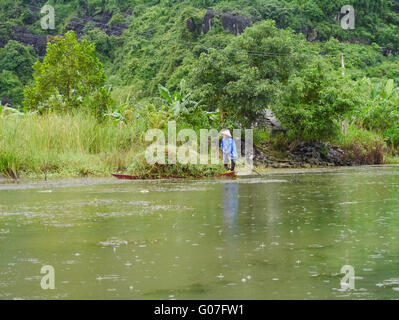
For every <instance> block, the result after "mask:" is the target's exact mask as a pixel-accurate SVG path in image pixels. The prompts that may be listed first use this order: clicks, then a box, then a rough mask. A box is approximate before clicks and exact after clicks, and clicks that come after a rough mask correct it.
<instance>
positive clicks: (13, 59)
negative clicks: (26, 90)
mask: <svg viewBox="0 0 399 320" xmlns="http://www.w3.org/2000/svg"><path fill="white" fill-rule="evenodd" d="M35 60H36V55H35V53H34V51H33V49H32V48H31V47H28V46H24V45H23V44H21V43H19V42H17V41H14V40H10V41H8V42H7V44H6V46H5V47H4V48H0V72H2V71H3V70H8V71H12V72H13V73H14V74H16V75H17V76H18V78H19V80H20V81H21V82H22V83H23V84H27V83H28V82H29V81H30V80H31V78H32V64H33V63H34V62H35Z"/></svg>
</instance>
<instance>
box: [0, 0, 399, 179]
mask: <svg viewBox="0 0 399 320" xmlns="http://www.w3.org/2000/svg"><path fill="white" fill-rule="evenodd" d="M349 2H350V4H352V5H353V6H354V8H355V13H356V15H355V16H356V27H355V29H354V30H344V29H342V28H341V26H340V23H339V22H340V18H341V17H342V14H340V9H341V7H342V6H343V5H346V4H348V1H347V0H339V1H327V0H318V1H316V0H255V1H249V0H248V1H246V0H235V1H232V0H230V1H225V0H190V1H179V0H161V1H145V0H70V1H68V0H63V1H60V0H57V1H55V0H53V1H45V0H43V1H40V0H39V1H35V2H33V1H28V0H13V1H11V0H3V1H1V3H0V18H1V20H0V21H1V22H0V99H1V101H0V102H2V104H0V121H1V125H2V127H1V128H0V130H2V132H1V137H0V171H2V172H3V173H7V174H9V175H17V174H18V172H23V171H25V172H38V173H40V172H47V171H49V172H58V171H59V170H60V168H62V167H63V164H64V163H75V164H76V163H79V164H78V165H74V166H71V167H74V169H76V170H75V171H77V172H85V171H90V170H89V169H84V168H89V167H90V165H89V160H88V159H96V160H93V162H94V163H97V164H96V165H95V166H94V167H96V168H101V170H99V171H101V172H102V173H104V172H107V171H108V170H127V169H128V168H129V167H130V169H129V170H131V171H132V172H136V171H137V170H138V171H140V170H142V171H146V170H147V171H148V170H149V169H148V168H144V167H143V166H140V161H139V160H137V159H139V156H140V155H142V151H143V149H144V142H143V134H144V132H145V130H147V129H148V128H160V129H162V130H167V123H168V121H170V120H177V122H178V128H194V130H196V131H198V130H199V129H200V128H211V127H212V128H217V129H220V128H222V127H229V128H240V127H241V128H244V127H256V128H257V131H256V132H255V141H260V140H262V139H268V138H267V137H268V135H267V134H263V131H265V128H264V127H263V126H262V125H261V124H260V121H259V119H260V118H261V117H262V114H263V113H264V109H266V108H271V109H272V110H273V111H274V113H275V114H276V115H277V117H278V118H279V120H280V121H281V122H282V124H283V125H284V126H285V127H286V128H288V129H290V131H289V133H288V136H287V137H285V138H284V139H289V140H290V141H294V140H324V141H330V142H333V143H338V144H340V145H341V146H343V147H344V148H345V150H347V151H348V152H352V153H353V154H354V156H355V157H366V155H367V154H368V153H370V152H376V150H377V149H378V150H379V151H381V152H383V151H384V152H387V153H389V155H390V156H392V157H395V156H396V154H397V153H398V147H399V124H398V120H399V89H398V88H397V87H398V85H399V68H398V67H399V58H398V56H397V53H398V50H399V15H398V12H399V2H397V1H387V0H352V1H349ZM44 4H50V5H53V6H54V7H55V14H56V29H55V30H42V29H41V25H40V18H41V16H43V15H41V14H40V8H41V7H42V6H43V5H44ZM209 8H212V10H214V11H215V12H217V13H216V17H215V18H214V19H213V24H212V28H211V29H210V30H206V31H207V32H204V30H202V29H203V26H202V22H203V19H204V16H205V14H206V13H207V10H208V9H209ZM221 12H230V13H234V14H237V15H239V16H240V17H242V18H243V20H244V21H248V24H250V27H247V28H246V29H245V31H244V32H243V33H242V34H238V35H237V34H234V32H231V31H229V30H227V29H226V27H225V25H224V23H223V21H222V19H221V18H220V15H221ZM68 30H73V32H71V31H70V32H67V31H68ZM49 35H51V37H50V38H47V36H49ZM57 35H65V36H61V37H58V36H57ZM77 39H79V42H78V41H77ZM47 40H50V41H51V42H50V43H49V44H48V45H47V53H46V55H45V51H43V48H42V47H43V41H44V43H46V42H47ZM341 54H345V74H344V75H343V74H342V71H343V70H342V69H341ZM63 117H65V119H66V122H65V123H68V124H70V125H71V126H72V127H73V128H76V130H78V132H80V129H82V130H85V139H83V140H79V139H78V138H77V137H74V138H76V139H78V141H80V142H77V144H76V145H75V146H73V147H70V148H69V147H68V148H66V149H65V150H61V149H57V148H60V147H61V146H62V145H63V144H62V142H60V141H57V137H58V138H59V139H61V138H60V137H61V136H62V130H63V129H62V128H63V126H61V127H60V129H59V130H61V131H60V133H59V135H58V136H52V135H51V134H50V133H49V137H48V138H46V139H45V138H44V137H42V136H41V135H42V134H44V132H45V131H44V130H45V129H40V130H41V131H40V130H39V128H41V126H42V125H43V124H45V123H48V122H49V121H56V122H57V121H59V122H62V120H61V119H63ZM83 120H84V121H92V123H91V124H89V123H86V122H83ZM342 120H346V121H347V123H348V125H349V127H348V132H347V135H346V136H343V135H342V133H341V131H340V128H341V121H342ZM80 125H82V126H83V127H80ZM43 128H47V129H48V130H52V129H51V128H50V126H46V125H44V127H43ZM86 128H92V129H93V131H87V130H86ZM95 128H97V129H95ZM16 131H18V133H17V132H16ZM36 131H40V133H37V134H35V132H36ZM132 132H134V134H132ZM86 134H87V135H86ZM107 134H109V135H110V136H109V137H108V136H107ZM24 136H25V138H24ZM27 137H32V138H31V140H30V142H31V143H33V142H34V141H42V142H40V143H38V144H37V146H36V148H35V150H36V153H37V156H33V155H32V156H29V154H30V153H29V152H30V151H29V150H30V149H29V148H26V147H24V146H25V144H24V141H25V143H28V142H27V141H28V140H26V139H27ZM98 137H101V138H102V139H104V141H103V142H101V143H97V142H96V143H94V142H93V141H97V140H96V139H97V138H98ZM50 138H51V139H50ZM74 138H73V137H71V139H74ZM48 139H50V140H48ZM15 141H18V143H15ZM45 141H48V143H45ZM53 143H55V144H56V146H54V147H53ZM93 143H94V146H93ZM102 143H104V145H103V144H102ZM57 145H58V147H57ZM67 145H68V144H67ZM111 145H113V146H111ZM117 150H120V154H119V156H118V157H116V156H115V154H116V152H117ZM133 152H135V154H136V157H134V156H133ZM33 153H34V152H33V151H32V154H33ZM68 157H72V158H74V159H75V160H76V161H72V160H71V161H70V160H69V159H70V158H68ZM104 157H105V158H106V160H105V163H106V164H107V165H105V166H101V165H99V163H100V161H102V160H101V159H104ZM109 157H111V158H112V159H115V157H116V158H118V160H107V159H109ZM72 158H71V159H72ZM122 158H123V160H121V159H122ZM77 159H81V160H79V161H78V160H77ZM77 168H78V169H77ZM140 168H141V169H140ZM169 169H170V168H169ZM169 169H167V170H169ZM208 169H209V168H207V169H206V170H208ZM135 170H136V171H135ZM167 170H166V172H163V173H162V174H165V175H167V174H168V172H169V171H167ZM173 170H183V171H186V172H183V174H190V173H191V174H192V173H193V172H194V171H195V170H196V169H195V168H192V167H187V168H178V169H173ZM91 171H95V170H91ZM211 171H212V170H211Z"/></svg>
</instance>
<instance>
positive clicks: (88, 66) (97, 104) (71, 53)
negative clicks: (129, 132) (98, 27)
mask: <svg viewBox="0 0 399 320" xmlns="http://www.w3.org/2000/svg"><path fill="white" fill-rule="evenodd" d="M33 68H34V74H33V78H34V81H35V83H34V85H33V86H30V87H27V88H26V89H25V92H24V95H25V100H24V105H25V108H26V109H29V110H32V109H33V110H36V109H40V110H46V109H54V110H59V111H69V110H72V109H76V108H84V107H86V108H87V109H91V111H93V112H94V113H96V114H97V115H98V116H100V115H101V114H102V113H103V112H104V111H105V110H106V107H107V104H108V103H109V101H110V95H109V92H108V91H107V90H105V88H104V83H105V76H104V72H103V67H102V64H101V62H100V61H99V60H98V58H97V56H96V52H95V46H94V44H88V43H87V41H82V43H79V42H78V41H77V39H76V36H75V33H74V32H73V31H69V32H67V33H66V34H65V37H64V38H62V37H57V38H56V39H55V41H54V43H48V47H47V54H46V56H45V58H44V60H43V62H39V61H37V62H36V63H35V64H34V66H33Z"/></svg>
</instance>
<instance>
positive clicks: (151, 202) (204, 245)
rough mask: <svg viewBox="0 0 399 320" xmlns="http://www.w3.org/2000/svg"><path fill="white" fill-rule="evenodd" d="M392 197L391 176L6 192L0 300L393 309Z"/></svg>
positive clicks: (397, 228)
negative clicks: (364, 304)
mask: <svg viewBox="0 0 399 320" xmlns="http://www.w3.org/2000/svg"><path fill="white" fill-rule="evenodd" d="M398 194H399V167H395V166H386V167H362V168H355V169H350V170H349V169H338V170H331V171H328V170H327V171H324V170H321V171H318V172H295V173H292V172H285V173H279V174H268V175H265V176H263V177H240V178H239V179H237V180H220V179H219V180H218V179H202V180H201V179H200V180H173V181H172V180H163V181H118V180H112V179H86V180H84V179H79V180H63V181H55V182H47V183H27V184H4V183H3V184H0V299H397V298H398V297H399V241H398V240H399V196H398ZM45 265H50V266H52V267H53V268H54V274H55V289H53V290H52V289H48V290H44V289H43V288H42V286H41V279H42V277H43V276H44V275H45V274H41V272H40V271H41V268H42V267H43V266H45ZM344 265H348V266H350V267H351V268H353V272H354V277H353V278H352V279H353V285H354V288H353V289H350V290H344V289H345V287H342V286H341V279H342V278H343V276H344V274H341V268H342V267H343V266H344Z"/></svg>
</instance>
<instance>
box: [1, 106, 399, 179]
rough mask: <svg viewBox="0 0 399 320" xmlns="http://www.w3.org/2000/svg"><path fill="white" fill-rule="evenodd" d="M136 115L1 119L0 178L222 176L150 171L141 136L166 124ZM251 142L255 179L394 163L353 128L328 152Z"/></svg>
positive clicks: (324, 147)
mask: <svg viewBox="0 0 399 320" xmlns="http://www.w3.org/2000/svg"><path fill="white" fill-rule="evenodd" d="M139 115H140V114H136V115H135V116H134V117H132V118H133V119H136V120H134V121H133V120H132V122H130V123H129V124H123V125H120V123H115V122H112V121H105V120H104V121H102V122H101V121H98V119H96V118H95V117H94V116H92V115H90V114H87V113H77V114H62V115H60V114H55V113H49V114H45V115H38V114H30V115H23V116H9V117H0V177H3V178H4V179H11V180H12V179H14V180H52V179H60V178H76V177H108V176H109V175H110V173H128V174H132V175H135V176H139V177H142V178H147V179H153V178H162V177H168V176H178V177H187V178H193V177H194V178H195V177H197V178H200V177H212V176H215V175H217V174H220V173H222V172H224V168H223V166H222V165H180V164H179V165H149V164H148V163H147V162H146V160H145V157H144V152H145V150H146V148H147V147H148V145H149V143H148V142H147V143H146V142H144V134H145V132H147V130H148V129H149V128H159V129H161V130H166V129H165V123H164V122H157V123H155V122H154V123H153V122H151V123H148V121H142V120H140V119H141V118H140V117H139ZM158 120H159V119H158ZM158 120H157V121H158ZM255 133H256V132H255ZM254 142H255V146H254V165H255V170H257V171H259V170H263V168H273V169H279V168H283V169H284V168H305V169H306V168H307V169H310V168H327V167H335V166H338V167H341V166H354V165H365V164H386V163H388V164H389V163H398V161H397V160H398V158H396V157H394V156H390V155H389V152H388V151H389V150H388V148H387V147H386V145H384V142H383V141H381V140H380V138H379V136H377V135H376V134H373V133H370V132H368V131H361V130H358V129H353V128H351V127H350V128H349V130H348V134H347V136H345V137H341V138H339V139H338V140H337V141H335V143H334V144H332V143H324V142H323V143H322V142H301V141H289V140H288V139H287V138H286V137H285V136H280V137H265V138H263V139H262V140H259V139H258V141H254ZM244 153H245V151H243V154H244ZM240 168H241V166H240V165H238V170H240Z"/></svg>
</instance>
